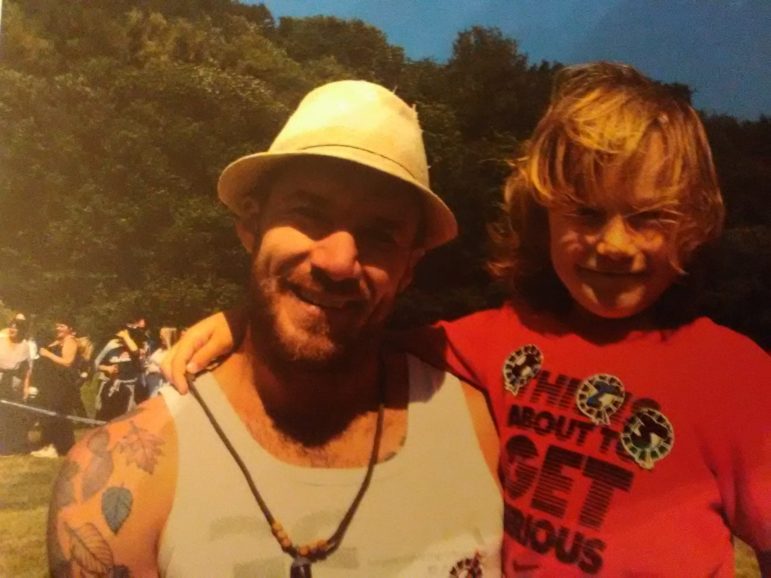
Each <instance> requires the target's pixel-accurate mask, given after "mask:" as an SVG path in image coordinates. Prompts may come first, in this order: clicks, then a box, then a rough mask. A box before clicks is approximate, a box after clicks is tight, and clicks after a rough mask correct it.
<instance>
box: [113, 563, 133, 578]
mask: <svg viewBox="0 0 771 578" xmlns="http://www.w3.org/2000/svg"><path fill="white" fill-rule="evenodd" d="M110 578H131V572H129V569H128V567H127V566H116V567H115V568H113V569H112V572H111V573H110Z"/></svg>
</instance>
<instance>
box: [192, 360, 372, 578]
mask: <svg viewBox="0 0 771 578" xmlns="http://www.w3.org/2000/svg"><path fill="white" fill-rule="evenodd" d="M384 380H385V372H384V370H383V367H382V364H381V367H380V377H379V378H378V388H379V390H380V403H379V405H378V410H377V422H376V425H375V435H374V439H373V441H372V453H371V454H370V456H369V462H368V463H367V472H366V473H365V474H364V479H363V480H362V482H361V486H360V487H359V491H358V492H356V496H355V497H354V498H353V501H352V502H351V505H350V506H349V507H348V510H347V511H346V513H345V515H344V516H343V519H342V520H340V524H338V526H337V529H336V530H335V531H334V532H333V533H332V535H331V536H330V537H329V538H326V539H321V540H318V541H316V542H312V543H309V544H305V545H299V544H295V543H294V542H292V540H291V538H290V537H289V535H288V534H287V532H286V530H285V529H284V527H283V526H282V525H281V523H280V522H279V521H278V520H276V518H275V516H274V515H273V513H272V512H271V511H270V508H268V504H266V503H265V500H264V499H263V497H262V495H261V494H260V491H259V490H258V489H257V484H255V482H254V480H253V479H252V476H251V474H250V473H249V470H248V469H247V468H246V464H244V462H243V460H242V459H241V456H239V455H238V452H237V451H236V449H235V448H234V447H233V444H232V443H231V442H230V440H229V439H228V437H227V436H226V435H225V432H224V431H223V430H222V428H221V427H220V425H219V423H217V420H216V418H215V417H214V414H212V412H211V410H210V409H209V406H208V405H206V402H204V400H203V398H202V397H201V394H200V393H199V391H198V389H197V388H196V386H195V378H194V377H193V376H188V383H189V384H190V393H192V394H193V397H194V398H195V399H196V400H197V401H198V403H199V404H200V406H201V408H202V409H203V411H204V413H205V414H206V417H207V418H208V420H209V422H210V423H211V425H212V427H213V428H214V431H216V432H217V435H218V436H219V438H220V439H221V440H222V443H223V444H225V447H226V448H227V450H228V452H230V455H231V456H233V459H234V460H235V462H236V464H237V465H238V467H239V469H240V470H241V473H242V474H243V475H244V478H245V479H246V483H247V484H248V485H249V489H250V490H251V492H252V495H253V496H254V499H255V501H256V502H257V505H258V506H259V507H260V510H261V511H262V514H263V515H264V516H265V520H267V522H268V524H269V525H270V530H271V532H272V533H273V537H274V538H275V539H276V541H277V542H278V543H279V545H280V546H281V549H282V550H283V551H284V552H286V553H287V554H289V555H290V556H291V557H292V567H291V570H290V572H289V578H311V564H313V563H314V562H318V561H319V560H323V559H324V558H326V557H327V556H329V555H330V554H332V552H334V551H335V550H337V548H338V547H339V546H340V543H341V542H342V541H343V536H344V535H345V531H346V530H347V529H348V525H349V524H350V523H351V520H352V519H353V516H354V515H355V514H356V510H357V509H358V507H359V504H360V503H361V500H362V498H363V497H364V494H365V492H366V491H367V488H368V487H369V483H370V480H371V479H372V473H373V471H374V469H375V464H376V463H377V457H378V453H379V450H380V441H381V438H382V437H383V411H384V406H385V401H384V394H385V384H384Z"/></svg>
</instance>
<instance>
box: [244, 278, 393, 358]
mask: <svg viewBox="0 0 771 578" xmlns="http://www.w3.org/2000/svg"><path fill="white" fill-rule="evenodd" d="M288 295H291V290H290V289H288V288H287V282H286V280H285V279H283V278H280V277H270V278H269V279H265V280H258V279H255V278H254V277H252V282H251V291H250V297H251V302H250V308H249V309H250V312H249V322H250V325H251V326H250V330H251V336H252V342H253V346H254V347H255V350H256V353H258V355H262V356H263V361H265V362H267V363H269V364H270V365H273V366H274V368H275V369H284V370H290V371H292V372H296V371H314V372H335V371H340V370H343V369H345V368H347V367H349V366H351V365H353V364H355V363H356V362H357V361H360V358H361V356H362V353H363V352H364V351H365V350H367V349H368V348H370V347H371V346H372V344H373V343H375V342H376V341H377V337H378V336H379V335H380V334H381V332H382V324H377V325H370V324H366V323H365V324H364V325H363V326H358V325H357V326H353V327H350V330H337V331H335V330H334V329H333V328H332V327H331V326H330V324H329V323H328V320H327V319H326V318H325V317H324V316H323V315H321V316H316V317H309V318H300V319H298V318H293V317H292V316H291V311H290V312H287V311H286V310H284V309H283V308H282V304H281V300H282V298H283V299H286V298H289V299H291V297H287V296H288Z"/></svg>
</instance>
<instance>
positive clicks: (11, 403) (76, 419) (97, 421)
mask: <svg viewBox="0 0 771 578" xmlns="http://www.w3.org/2000/svg"><path fill="white" fill-rule="evenodd" d="M0 405H8V406H11V407H15V408H18V409H23V410H26V411H31V412H33V413H39V414H42V415H47V416H49V417H62V418H64V419H68V420H70V421H74V422H77V423H84V424H87V425H104V424H106V423H107V422H106V421H102V420H100V419H91V418H88V417H80V416H77V415H66V414H63V413H59V412H56V411H52V410H50V409H44V408H42V407H37V406H34V405H26V404H23V403H17V402H15V401H10V400H8V399H0Z"/></svg>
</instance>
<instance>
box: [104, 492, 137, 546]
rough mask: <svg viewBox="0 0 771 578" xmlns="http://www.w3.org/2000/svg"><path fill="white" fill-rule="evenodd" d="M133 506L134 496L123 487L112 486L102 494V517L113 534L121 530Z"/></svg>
mask: <svg viewBox="0 0 771 578" xmlns="http://www.w3.org/2000/svg"><path fill="white" fill-rule="evenodd" d="M133 504H134V495H133V494H132V493H131V491H130V490H128V489H126V488H123V487H117V486H111V487H109V488H107V489H106V490H105V492H104V494H102V516H104V521H105V522H107V525H108V526H109V528H110V530H112V533H113V534H117V533H118V530H120V529H121V526H123V522H125V521H126V518H128V516H129V514H130V513H131V506H132V505H133Z"/></svg>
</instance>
